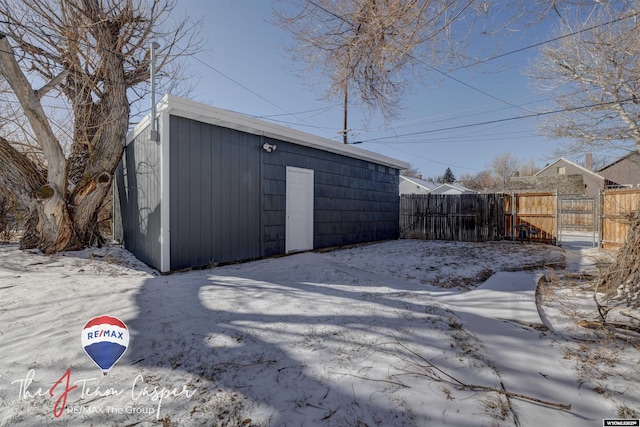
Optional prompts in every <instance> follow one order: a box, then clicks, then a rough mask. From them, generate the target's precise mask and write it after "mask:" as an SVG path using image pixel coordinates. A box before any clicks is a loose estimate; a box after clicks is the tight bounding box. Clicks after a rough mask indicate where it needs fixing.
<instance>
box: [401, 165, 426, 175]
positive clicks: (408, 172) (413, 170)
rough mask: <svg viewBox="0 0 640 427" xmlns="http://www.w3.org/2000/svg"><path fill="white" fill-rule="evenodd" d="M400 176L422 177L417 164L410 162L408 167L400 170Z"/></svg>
mask: <svg viewBox="0 0 640 427" xmlns="http://www.w3.org/2000/svg"><path fill="white" fill-rule="evenodd" d="M402 176H408V177H413V178H418V177H422V174H421V173H420V170H419V169H418V167H417V166H415V165H413V164H411V163H410V164H409V169H406V170H403V171H402Z"/></svg>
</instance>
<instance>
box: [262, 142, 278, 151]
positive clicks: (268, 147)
mask: <svg viewBox="0 0 640 427" xmlns="http://www.w3.org/2000/svg"><path fill="white" fill-rule="evenodd" d="M262 149H263V150H264V151H266V152H267V153H271V152H272V151H276V145H275V144H269V143H268V142H265V143H264V144H263V145H262Z"/></svg>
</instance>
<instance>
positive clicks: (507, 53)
mask: <svg viewBox="0 0 640 427" xmlns="http://www.w3.org/2000/svg"><path fill="white" fill-rule="evenodd" d="M638 15H640V11H639V12H635V13H631V14H629V15H625V16H622V17H620V18H616V19H613V20H611V21H607V22H603V23H600V24H597V25H593V26H591V27H587V28H583V29H581V30H578V31H574V32H571V33H568V34H564V35H562V36H558V37H554V38H552V39H548V40H544V41H541V42H539V43H534V44H532V45H529V46H525V47H521V48H519V49H516V50H512V51H510V52H506V53H501V54H499V55H495V56H491V57H489V58H485V59H481V60H479V61H476V62H472V63H471V64H466V65H463V66H461V67H458V68H454V69H453V70H451V72H454V71H458V70H461V69H463V68H469V67H473V66H475V65H479V64H483V63H485V62H489V61H493V60H495V59H499V58H504V57H505V56H509V55H513V54H516V53H520V52H523V51H525V50H529V49H533V48H536V47H539V46H543V45H545V44H549V43H553V42H556V41H558V40H562V39H565V38H568V37H572V36H575V35H578V34H582V33H584V32H587V31H591V30H595V29H596V28H600V27H604V26H605V25H611V24H615V23H616V22H620V21H623V20H625V19H629V18H633V17H635V16H638Z"/></svg>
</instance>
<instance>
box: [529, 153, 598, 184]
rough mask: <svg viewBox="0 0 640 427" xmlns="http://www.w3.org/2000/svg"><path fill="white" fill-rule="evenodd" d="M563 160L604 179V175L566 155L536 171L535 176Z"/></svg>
mask: <svg viewBox="0 0 640 427" xmlns="http://www.w3.org/2000/svg"><path fill="white" fill-rule="evenodd" d="M561 160H564V161H565V162H567V163H571V164H572V165H573V166H575V167H577V168H578V169H582V171H584V172H586V173H590V174H591V175H595V176H596V177H597V178H602V179H604V177H603V176H602V175H600V174H599V173H597V172H594V171H590V170H589V169H587V168H585V167H583V166H580V165H579V164H577V163H575V162H572V161H571V160H567V159H565V158H564V157H560V158H559V159H558V160H556V161H555V162H553V163H551V164H549V165H547V166H546V167H545V168H543V169H542V170H540V171H538V172H536V173H535V174H534V175H533V176H538V175H539V174H541V173H542V172H544V171H546V170H547V169H549V168H551V167H553V166H554V165H555V164H556V163H558V162H559V161H561Z"/></svg>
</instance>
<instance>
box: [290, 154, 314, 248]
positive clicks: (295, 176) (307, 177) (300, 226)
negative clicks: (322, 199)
mask: <svg viewBox="0 0 640 427" xmlns="http://www.w3.org/2000/svg"><path fill="white" fill-rule="evenodd" d="M285 236H286V237H285V250H286V252H295V251H304V250H308V249H313V170H312V169H301V168H294V167H292V166H287V223H286V229H285Z"/></svg>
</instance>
